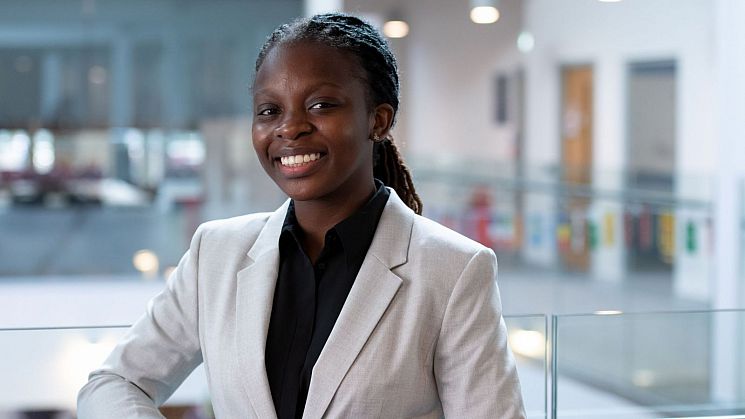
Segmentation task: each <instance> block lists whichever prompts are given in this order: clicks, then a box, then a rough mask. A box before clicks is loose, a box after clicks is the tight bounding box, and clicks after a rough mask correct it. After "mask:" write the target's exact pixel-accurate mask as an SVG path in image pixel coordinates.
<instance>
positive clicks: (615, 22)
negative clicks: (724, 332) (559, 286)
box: [524, 0, 716, 298]
mask: <svg viewBox="0 0 745 419" xmlns="http://www.w3.org/2000/svg"><path fill="white" fill-rule="evenodd" d="M713 15H714V11H713V7H712V4H711V2H710V1H708V0H689V1H676V0H655V1H648V0H624V1H622V2H620V3H601V2H597V1H590V0H562V1H554V0H528V1H527V2H526V5H525V14H524V19H525V20H524V22H525V28H526V29H527V30H529V31H531V32H532V33H533V34H534V36H535V40H536V47H535V50H534V51H533V52H532V53H530V54H528V55H527V57H526V72H527V79H526V158H527V163H528V164H529V165H534V166H535V165H537V166H543V165H548V166H554V167H557V166H558V165H559V163H560V137H559V115H560V89H561V83H560V79H559V74H560V73H559V72H560V67H561V66H562V65H566V64H578V63H581V64H592V65H593V68H594V72H595V73H594V108H593V112H594V118H595V120H594V125H593V160H594V162H593V164H594V167H595V169H594V173H593V179H594V182H595V185H594V186H595V187H599V188H610V189H620V188H622V187H623V178H622V176H621V173H620V172H621V171H622V170H623V169H624V167H625V166H626V158H627V156H626V138H625V136H626V132H625V125H624V123H625V122H624V121H626V109H625V108H626V96H625V83H626V80H625V79H626V71H627V67H626V66H627V65H628V64H629V63H630V62H635V61H645V60H660V59H674V60H676V61H677V65H678V67H677V69H678V82H677V94H678V104H677V109H676V114H677V121H676V124H677V126H676V131H677V139H676V148H677V150H676V156H675V159H676V179H677V180H678V185H677V194H678V196H680V197H694V198H698V197H706V196H707V195H706V194H707V193H708V191H709V189H708V186H709V183H708V181H709V178H708V177H709V176H710V175H711V173H712V172H713V170H714V168H715V167H716V154H715V148H714V147H711V144H712V143H711V141H712V140H714V128H715V126H714V124H715V112H716V111H715V107H714V97H715V95H714V70H713V69H712V66H711V62H712V60H713V54H714V52H713V50H714V48H713V45H714V40H713V31H714V18H713ZM545 206H547V203H545V202H542V203H540V204H535V205H533V206H532V207H530V205H529V208H528V209H529V211H530V210H534V211H538V212H540V211H543V212H545V213H547V212H549V211H550V210H551V209H550V208H549V209H545ZM548 206H550V205H548ZM609 209H610V210H615V211H618V210H620V207H616V208H615V209H614V208H613V207H604V208H603V209H602V210H599V209H597V208H596V209H594V210H593V212H595V213H602V212H606V211H607V210H609ZM619 215H620V214H619ZM677 231H681V228H678V229H677ZM548 254H550V249H527V252H526V255H527V257H528V258H531V256H533V258H534V259H537V260H539V261H541V258H542V261H543V262H546V261H547V260H546V255H548ZM595 256H596V258H597V260H596V263H594V264H593V265H594V266H595V271H596V274H599V275H600V276H602V277H609V278H612V279H620V278H621V277H622V276H623V265H624V262H623V258H624V256H623V249H622V246H621V241H618V245H617V246H616V248H615V249H608V248H605V249H603V250H602V251H601V252H600V253H598V254H596V255H595ZM681 257H685V256H684V255H683V256H681ZM598 262H600V263H598ZM675 275H676V280H678V281H685V280H686V278H684V277H685V273H684V272H681V271H680V270H678V271H676V273H675ZM695 294H696V295H699V296H701V295H700V290H698V291H696V292H695ZM705 297H706V296H705V293H704V295H703V298H705Z"/></svg>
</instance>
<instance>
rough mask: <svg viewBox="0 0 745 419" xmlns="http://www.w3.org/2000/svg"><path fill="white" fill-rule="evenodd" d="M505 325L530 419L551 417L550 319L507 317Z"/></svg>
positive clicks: (540, 317)
mask: <svg viewBox="0 0 745 419" xmlns="http://www.w3.org/2000/svg"><path fill="white" fill-rule="evenodd" d="M505 323H506V324H507V333H508V335H509V343H510V348H511V349H512V353H513V354H514V355H515V361H516V363H517V373H518V375H519V376H520V386H521V387H522V393H523V402H524V403H525V411H526V413H527V414H528V419H539V418H541V419H545V418H547V417H548V402H547V401H548V393H547V392H548V386H547V384H548V381H547V378H548V368H547V367H548V357H547V356H548V345H547V342H548V339H547V338H548V337H549V328H548V326H549V324H548V318H547V317H546V316H544V315H524V316H505Z"/></svg>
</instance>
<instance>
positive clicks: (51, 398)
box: [0, 310, 745, 419]
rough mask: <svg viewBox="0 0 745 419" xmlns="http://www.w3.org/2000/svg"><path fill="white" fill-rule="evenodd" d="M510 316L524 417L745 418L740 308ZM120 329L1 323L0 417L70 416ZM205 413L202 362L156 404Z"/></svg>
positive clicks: (171, 410) (169, 410)
mask: <svg viewBox="0 0 745 419" xmlns="http://www.w3.org/2000/svg"><path fill="white" fill-rule="evenodd" d="M505 321H506V324H507V329H508V333H509V343H510V347H511V348H512V351H513V353H514V354H515V359H516V361H517V368H518V373H519V376H520V380H521V385H522V390H523V399H524V401H525V407H526V411H527V413H528V418H530V419H538V418H541V419H546V418H552V419H553V418H557V419H575V418H576V419H584V418H597V419H631V418H633V419H646V418H650V419H651V418H704V417H706V418H738V417H739V418H742V417H745V362H744V361H743V357H742V354H743V353H745V310H723V311H691V312H656V313H619V312H610V311H609V312H604V313H594V314H578V315H560V316H552V317H550V318H548V317H546V316H544V315H520V316H505ZM125 331H126V327H125V326H116V327H80V328H27V329H4V330H0V347H2V350H0V370H1V371H3V380H0V417H3V418H4V417H13V416H12V415H17V414H19V413H26V414H41V413H43V412H47V413H48V415H49V416H48V417H54V415H55V414H63V413H64V414H67V415H68V416H65V417H69V415H71V414H73V413H72V412H74V410H75V399H76V395H77V391H78V390H79V389H80V387H81V386H82V385H83V384H84V383H85V382H86V380H87V375H88V373H89V372H90V371H92V370H94V369H95V368H97V367H98V366H99V365H100V364H101V363H102V361H103V360H104V359H105V357H106V356H107V354H108V353H109V352H110V351H111V350H112V348H113V347H114V345H115V344H116V342H117V341H118V340H119V339H120V338H121V337H122V336H123V334H124V333H125ZM210 410H211V409H210V396H209V391H208V388H207V384H206V377H205V373H204V370H203V368H202V367H200V368H198V369H197V370H195V371H194V372H193V373H192V374H191V376H190V377H189V378H188V379H187V380H186V381H185V382H184V384H182V386H181V387H180V388H179V389H178V390H177V391H176V393H175V394H174V395H173V396H172V397H171V398H170V399H169V400H168V402H167V403H166V405H165V406H164V407H163V412H164V414H165V415H166V417H174V418H175V417H184V416H183V414H184V413H185V412H189V415H191V416H189V417H191V418H210V417H211V414H210V413H209V412H210ZM34 417H36V416H34ZM45 417H46V416H45Z"/></svg>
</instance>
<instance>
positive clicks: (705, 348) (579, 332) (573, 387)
mask: <svg viewBox="0 0 745 419" xmlns="http://www.w3.org/2000/svg"><path fill="white" fill-rule="evenodd" d="M744 327H745V311H743V310H733V311H701V312H660V313H625V314H617V315H610V316H609V315H566V316H557V317H556V318H555V320H554V328H555V329H554V332H555V341H554V342H553V343H554V347H555V348H556V350H555V352H554V355H553V366H552V371H553V374H552V375H553V385H554V386H555V387H554V389H555V392H554V395H555V399H554V408H555V411H556V417H557V418H561V419H570V418H587V417H593V418H598V419H603V418H613V419H625V418H629V419H631V418H634V419H640V418H660V417H665V418H678V417H680V418H685V417H710V416H726V415H742V414H745V393H743V392H742V388H743V387H742V386H743V384H744V382H743V380H744V379H745V374H743V372H745V370H743V365H742V364H741V363H740V362H739V360H741V359H742V353H743V350H745V340H743V339H742V330H745V329H744ZM728 417H729V416H728Z"/></svg>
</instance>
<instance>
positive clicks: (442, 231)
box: [411, 215, 493, 259]
mask: <svg viewBox="0 0 745 419" xmlns="http://www.w3.org/2000/svg"><path fill="white" fill-rule="evenodd" d="M411 245H412V247H414V248H415V249H417V248H418V249H425V250H429V251H433V252H443V253H448V254H451V255H457V256H459V257H461V258H465V259H470V258H471V257H473V256H474V255H476V254H478V253H492V254H493V252H492V251H491V249H489V248H487V247H486V246H484V245H482V244H481V243H478V242H476V241H474V240H472V239H469V238H468V237H466V236H464V235H462V234H460V233H458V232H455V231H453V230H451V229H449V228H447V227H445V226H443V225H442V224H439V223H437V222H436V221H433V220H430V219H429V218H426V217H422V216H419V215H416V216H415V217H414V225H413V228H412V232H411Z"/></svg>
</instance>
